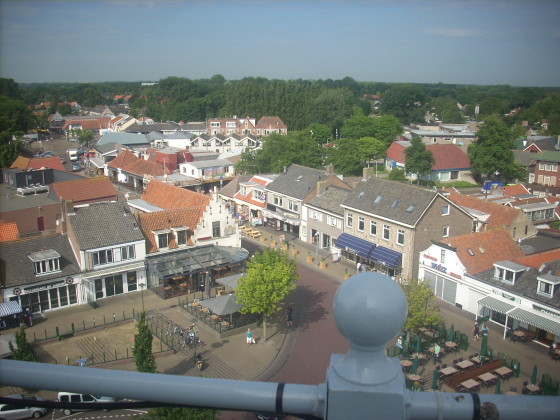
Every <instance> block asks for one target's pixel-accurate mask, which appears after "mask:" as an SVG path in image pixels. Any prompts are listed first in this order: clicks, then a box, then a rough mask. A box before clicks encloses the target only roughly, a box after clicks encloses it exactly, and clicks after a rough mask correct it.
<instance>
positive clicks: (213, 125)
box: [210, 121, 220, 127]
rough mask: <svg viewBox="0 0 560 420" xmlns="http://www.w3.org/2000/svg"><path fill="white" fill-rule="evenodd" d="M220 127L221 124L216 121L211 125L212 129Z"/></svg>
mask: <svg viewBox="0 0 560 420" xmlns="http://www.w3.org/2000/svg"><path fill="white" fill-rule="evenodd" d="M219 126H220V123H219V122H216V121H214V122H211V123H210V127H219Z"/></svg>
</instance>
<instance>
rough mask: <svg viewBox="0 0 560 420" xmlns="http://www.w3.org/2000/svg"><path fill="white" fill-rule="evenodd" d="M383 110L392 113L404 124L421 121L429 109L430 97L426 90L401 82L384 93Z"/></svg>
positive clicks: (385, 112)
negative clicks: (428, 101)
mask: <svg viewBox="0 0 560 420" xmlns="http://www.w3.org/2000/svg"><path fill="white" fill-rule="evenodd" d="M382 99H383V103H382V105H381V111H382V112H383V113H384V114H392V115H394V116H395V117H397V118H398V119H399V120H400V121H401V122H402V123H403V124H410V123H414V122H421V121H423V120H424V115H425V113H426V109H427V106H426V104H427V100H428V97H427V95H426V93H425V92H424V90H423V89H422V88H420V87H419V86H416V85H412V84H401V85H397V86H395V87H392V88H391V89H388V90H387V91H386V92H385V93H384V94H383V98H382Z"/></svg>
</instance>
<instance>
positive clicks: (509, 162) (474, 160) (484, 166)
mask: <svg viewBox="0 0 560 420" xmlns="http://www.w3.org/2000/svg"><path fill="white" fill-rule="evenodd" d="M476 136H477V138H476V140H475V141H474V142H473V143H471V144H470V145H469V147H468V149H467V153H468V155H469V159H470V161H471V166H472V169H471V170H472V173H473V175H474V176H475V177H476V178H478V179H479V180H482V178H483V177H485V176H488V177H490V176H495V175H502V176H504V177H505V178H506V179H511V178H514V177H516V176H518V166H516V165H515V160H514V156H513V151H512V150H513V141H514V134H513V132H512V130H511V129H510V128H508V127H507V126H506V125H505V123H504V122H503V121H502V120H501V119H500V118H499V117H498V116H497V115H492V116H490V117H487V118H486V119H485V120H484V124H483V125H482V126H481V127H480V129H479V130H478V131H477V133H476Z"/></svg>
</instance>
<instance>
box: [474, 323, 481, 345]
mask: <svg viewBox="0 0 560 420" xmlns="http://www.w3.org/2000/svg"><path fill="white" fill-rule="evenodd" d="M473 338H474V339H475V340H476V341H478V340H480V325H478V322H475V323H474V327H473Z"/></svg>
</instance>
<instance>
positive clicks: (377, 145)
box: [355, 137, 387, 166]
mask: <svg viewBox="0 0 560 420" xmlns="http://www.w3.org/2000/svg"><path fill="white" fill-rule="evenodd" d="M355 143H356V144H357V146H358V154H359V156H360V159H361V160H362V162H363V163H364V164H368V166H369V162H370V161H371V160H375V159H379V158H381V157H383V156H385V151H386V149H387V146H386V145H385V143H383V142H382V141H381V140H377V139H375V138H373V137H362V138H359V139H356V140H355Z"/></svg>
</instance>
